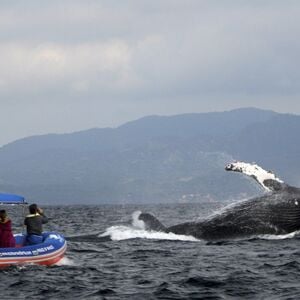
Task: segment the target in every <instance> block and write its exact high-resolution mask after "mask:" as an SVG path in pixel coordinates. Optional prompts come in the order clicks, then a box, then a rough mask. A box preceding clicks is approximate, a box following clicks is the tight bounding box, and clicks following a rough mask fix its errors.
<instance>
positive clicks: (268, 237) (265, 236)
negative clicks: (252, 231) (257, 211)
mask: <svg viewBox="0 0 300 300" xmlns="http://www.w3.org/2000/svg"><path fill="white" fill-rule="evenodd" d="M299 234H300V231H299V230H298V231H294V232H291V233H288V234H280V235H275V234H262V235H259V236H258V238H260V239H264V240H285V239H292V238H294V237H295V236H297V235H299Z"/></svg>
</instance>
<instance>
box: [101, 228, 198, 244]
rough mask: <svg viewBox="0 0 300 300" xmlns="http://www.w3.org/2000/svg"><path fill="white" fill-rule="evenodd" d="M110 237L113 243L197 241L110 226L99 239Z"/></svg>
mask: <svg viewBox="0 0 300 300" xmlns="http://www.w3.org/2000/svg"><path fill="white" fill-rule="evenodd" d="M104 236H110V238H111V239H112V240H113V241H122V240H128V239H136V238H140V239H151V240H171V241H191V242H196V241H199V240H197V239H196V238H194V237H192V236H188V235H179V234H175V233H165V232H160V231H146V230H143V229H138V228H134V227H130V226H112V227H109V228H107V229H106V231H105V232H104V233H103V234H101V235H100V237H104Z"/></svg>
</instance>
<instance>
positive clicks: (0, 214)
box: [0, 209, 16, 248]
mask: <svg viewBox="0 0 300 300" xmlns="http://www.w3.org/2000/svg"><path fill="white" fill-rule="evenodd" d="M15 246H16V241H15V238H14V235H13V233H12V229H11V220H10V219H9V218H8V216H7V213H6V210H5V209H2V210H0V248H10V247H15Z"/></svg>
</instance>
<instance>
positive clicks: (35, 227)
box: [24, 204, 48, 245]
mask: <svg viewBox="0 0 300 300" xmlns="http://www.w3.org/2000/svg"><path fill="white" fill-rule="evenodd" d="M29 213H30V214H29V215H27V216H26V218H25V220H24V225H25V226H26V228H27V237H26V240H27V244H29V245H35V244H40V243H42V242H43V235H42V233H43V224H45V223H47V222H48V218H47V217H46V216H45V215H44V213H43V210H42V209H41V208H39V207H38V206H37V205H36V204H31V205H29Z"/></svg>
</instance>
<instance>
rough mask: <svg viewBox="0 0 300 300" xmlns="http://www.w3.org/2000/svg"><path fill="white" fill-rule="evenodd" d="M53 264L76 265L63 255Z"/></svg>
mask: <svg viewBox="0 0 300 300" xmlns="http://www.w3.org/2000/svg"><path fill="white" fill-rule="evenodd" d="M55 266H76V264H75V262H74V261H73V260H72V259H70V258H68V257H66V256H64V257H63V258H62V259H61V260H59V261H58V262H57V263H55Z"/></svg>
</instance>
